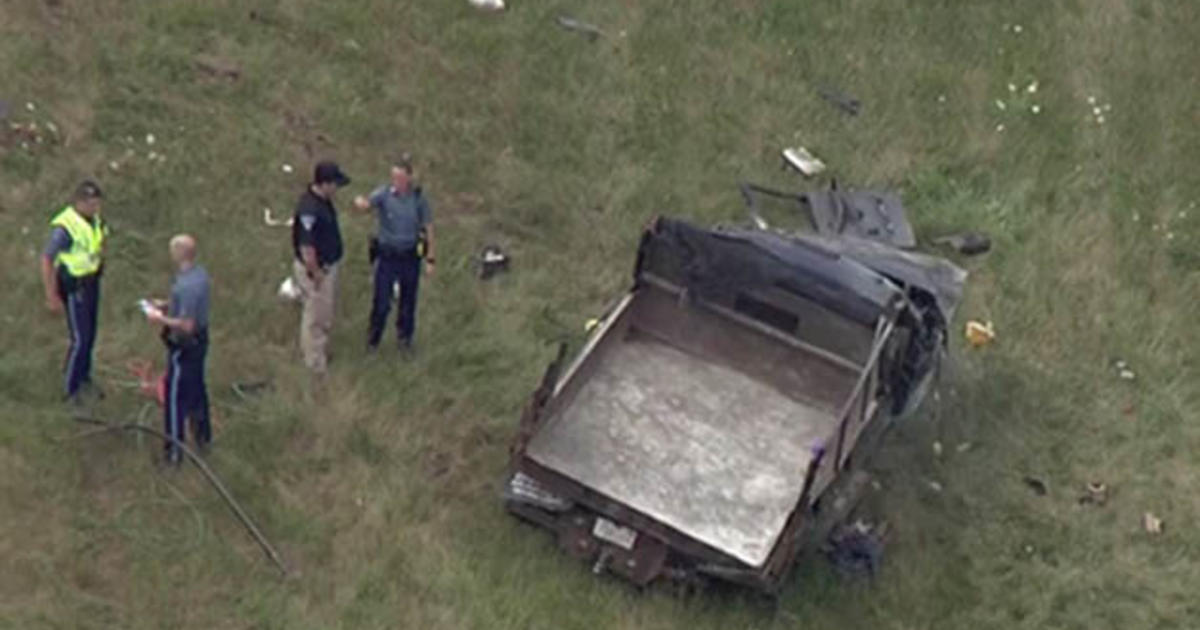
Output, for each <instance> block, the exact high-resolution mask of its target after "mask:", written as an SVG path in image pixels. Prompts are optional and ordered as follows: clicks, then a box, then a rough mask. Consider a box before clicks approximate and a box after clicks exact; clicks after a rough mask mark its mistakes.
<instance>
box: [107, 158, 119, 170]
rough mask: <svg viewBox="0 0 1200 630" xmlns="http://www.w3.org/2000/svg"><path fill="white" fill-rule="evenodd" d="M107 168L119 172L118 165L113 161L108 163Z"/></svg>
mask: <svg viewBox="0 0 1200 630" xmlns="http://www.w3.org/2000/svg"><path fill="white" fill-rule="evenodd" d="M108 168H109V169H111V170H114V171H119V170H121V165H120V164H118V163H117V161H116V160H113V161H111V162H109V163H108Z"/></svg>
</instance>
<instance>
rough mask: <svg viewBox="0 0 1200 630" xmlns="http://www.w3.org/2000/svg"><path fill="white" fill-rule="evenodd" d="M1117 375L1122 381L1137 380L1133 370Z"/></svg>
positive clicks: (1126, 370) (1122, 371)
mask: <svg viewBox="0 0 1200 630" xmlns="http://www.w3.org/2000/svg"><path fill="white" fill-rule="evenodd" d="M1118 374H1119V375H1120V376H1121V380H1123V381H1132V380H1134V379H1136V378H1137V374H1134V373H1133V370H1130V369H1125V370H1121V371H1120V372H1118Z"/></svg>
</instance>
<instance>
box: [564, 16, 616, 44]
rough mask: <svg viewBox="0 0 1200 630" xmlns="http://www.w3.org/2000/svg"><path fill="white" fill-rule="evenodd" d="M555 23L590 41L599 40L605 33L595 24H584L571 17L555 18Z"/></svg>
mask: <svg viewBox="0 0 1200 630" xmlns="http://www.w3.org/2000/svg"><path fill="white" fill-rule="evenodd" d="M554 21H555V22H557V23H558V25H559V26H561V27H563V28H564V29H566V30H568V31H575V32H576V33H579V34H581V35H584V36H585V37H587V38H588V39H589V40H590V41H596V39H597V38H599V37H600V36H602V35H604V31H602V30H600V27H598V26H596V25H594V24H588V23H587V22H582V21H580V20H577V19H575V18H573V17H571V16H569V15H559V16H557V17H555V18H554Z"/></svg>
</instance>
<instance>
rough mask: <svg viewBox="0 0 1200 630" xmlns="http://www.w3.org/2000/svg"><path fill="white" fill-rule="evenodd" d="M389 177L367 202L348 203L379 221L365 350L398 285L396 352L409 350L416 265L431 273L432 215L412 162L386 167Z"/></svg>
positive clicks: (373, 343) (375, 341) (375, 338)
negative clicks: (417, 181) (398, 306)
mask: <svg viewBox="0 0 1200 630" xmlns="http://www.w3.org/2000/svg"><path fill="white" fill-rule="evenodd" d="M391 175H392V176H391V183H390V184H386V185H383V186H380V187H379V188H376V189H375V191H374V192H372V193H371V195H370V196H369V197H363V196H361V195H359V196H358V197H356V198H355V199H354V205H355V206H356V207H357V208H358V209H359V210H363V211H366V210H369V209H372V208H374V210H375V216H376V217H377V219H378V222H379V229H378V232H377V234H376V243H373V245H374V246H373V248H372V249H373V250H374V252H375V254H374V256H373V257H374V259H375V260H374V264H375V295H374V298H373V301H372V304H371V321H370V327H369V329H368V331H367V347H368V349H370V350H375V349H376V348H378V347H379V341H380V339H381V338H382V337H383V327H384V324H386V323H387V316H388V311H389V310H390V309H391V304H392V292H393V289H392V287H393V286H395V285H396V284H397V283H399V285H400V308H399V311H400V313H399V315H397V317H396V332H397V335H398V338H399V344H400V349H401V350H410V349H411V348H412V344H413V333H414V331H415V329H416V324H417V285H418V284H419V280H420V277H421V267H422V261H424V267H425V272H426V273H428V274H432V273H433V272H434V269H435V267H434V264H435V262H436V259H435V258H434V255H433V252H434V239H433V211H432V210H431V209H430V207H429V201H428V199H427V198H426V197H425V196H424V194H422V191H421V187H420V186H416V185H415V184H414V182H413V167H412V160H411V159H410V158H409V156H408V155H407V154H406V155H403V156H401V157H400V159H398V160H396V161H395V162H394V163H393V164H392V174H391Z"/></svg>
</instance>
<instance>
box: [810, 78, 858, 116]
mask: <svg viewBox="0 0 1200 630" xmlns="http://www.w3.org/2000/svg"><path fill="white" fill-rule="evenodd" d="M817 94H820V95H821V98H823V99H825V100H826V101H828V102H829V103H832V104H833V105H834V106H836V107H837V108H838V109H840V110H842V111H843V112H846V113H847V114H850V115H851V116H857V115H858V114H859V112H861V111H862V101H860V100H858V99H857V98H854V97H853V96H851V95H849V94H846V93H845V92H842V91H841V90H838V89H837V88H833V87H830V86H828V85H825V86H821V87H819V88H817Z"/></svg>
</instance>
